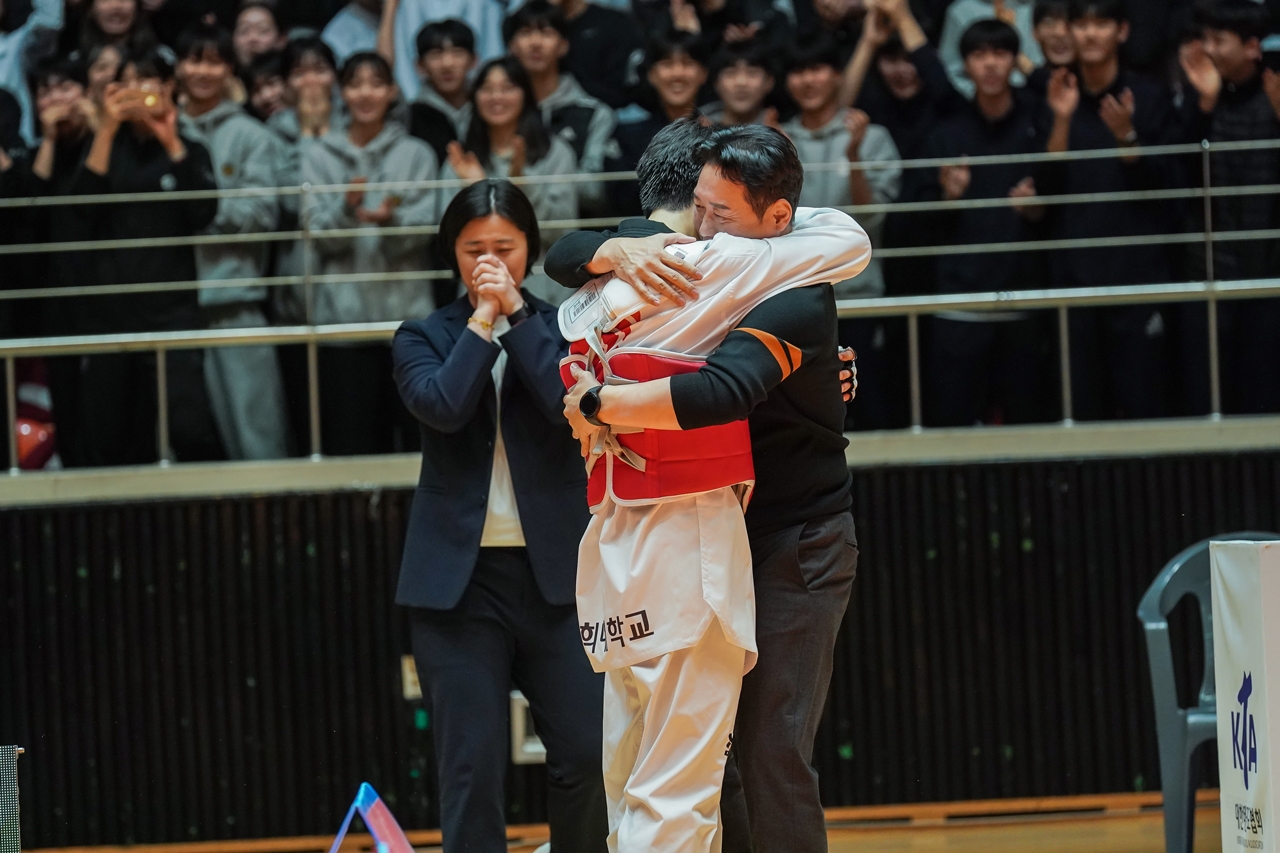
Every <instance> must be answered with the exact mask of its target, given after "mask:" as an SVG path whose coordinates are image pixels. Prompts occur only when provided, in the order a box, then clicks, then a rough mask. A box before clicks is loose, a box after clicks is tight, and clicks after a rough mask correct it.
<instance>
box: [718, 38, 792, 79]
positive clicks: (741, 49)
mask: <svg viewBox="0 0 1280 853" xmlns="http://www.w3.org/2000/svg"><path fill="white" fill-rule="evenodd" d="M739 62H745V63H746V64H747V65H749V66H751V67H752V68H760V69H763V70H764V71H765V72H766V73H767V74H769V75H774V74H775V73H776V72H775V71H774V69H773V60H772V57H770V55H769V51H768V49H767V48H766V47H765V46H764V45H763V44H761V43H760V42H758V41H756V40H755V39H750V40H748V41H740V42H726V43H725V44H724V46H723V47H721V48H720V49H719V50H718V51H716V53H715V56H713V57H711V62H710V68H708V69H707V70H708V72H709V73H710V76H711V79H712V80H714V79H716V78H717V77H719V76H720V72H721V71H724V70H725V69H726V68H732V67H733V66H735V65H737V64H738V63H739Z"/></svg>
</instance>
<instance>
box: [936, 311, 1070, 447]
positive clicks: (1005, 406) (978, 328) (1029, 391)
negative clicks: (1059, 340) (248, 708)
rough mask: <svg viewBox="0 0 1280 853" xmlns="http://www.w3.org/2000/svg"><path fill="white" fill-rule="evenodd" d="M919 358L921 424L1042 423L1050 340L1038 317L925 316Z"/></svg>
mask: <svg viewBox="0 0 1280 853" xmlns="http://www.w3.org/2000/svg"><path fill="white" fill-rule="evenodd" d="M929 331H930V332H931V334H930V340H929V348H928V353H927V355H926V356H925V370H924V376H923V385H924V391H925V396H924V420H925V424H926V425H927V426H938V427H957V426H972V425H973V424H975V423H977V422H979V421H983V422H988V423H990V422H993V421H995V420H996V419H997V418H998V419H999V422H1001V423H1006V424H1025V423H1034V422H1036V421H1047V420H1048V419H1049V411H1050V409H1049V408H1048V406H1047V405H1046V395H1045V392H1046V390H1047V389H1048V388H1051V387H1053V386H1052V382H1051V381H1050V380H1051V379H1052V372H1051V371H1049V370H1048V369H1047V365H1048V357H1049V355H1050V351H1051V350H1052V346H1053V338H1052V336H1051V335H1050V334H1049V333H1048V326H1047V325H1046V323H1045V318H1044V317H1043V316H1037V315H1035V314H1032V315H1031V316H1030V317H1028V318H1026V319H1024V320H1008V321H1003V322H999V321H998V322H981V321H973V322H970V321H965V320H949V319H947V318H945V317H930V318H929Z"/></svg>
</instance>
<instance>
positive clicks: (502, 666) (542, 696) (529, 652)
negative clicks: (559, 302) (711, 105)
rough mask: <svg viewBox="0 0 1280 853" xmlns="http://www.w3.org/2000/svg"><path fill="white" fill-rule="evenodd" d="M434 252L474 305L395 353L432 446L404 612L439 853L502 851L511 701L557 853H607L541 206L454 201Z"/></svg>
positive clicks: (582, 488) (596, 690) (576, 507)
mask: <svg viewBox="0 0 1280 853" xmlns="http://www.w3.org/2000/svg"><path fill="white" fill-rule="evenodd" d="M438 241H439V242H438V245H439V246H440V248H441V252H442V254H443V255H444V257H445V259H446V260H447V261H448V262H449V265H450V266H451V267H452V268H453V271H454V272H455V273H457V274H458V276H459V278H460V279H461V280H462V282H463V284H464V285H465V286H466V294H465V295H463V296H461V297H459V298H458V300H457V301H455V302H454V303H452V304H451V305H448V306H446V307H444V308H442V309H439V310H437V311H436V312H435V313H433V314H432V315H431V316H430V317H428V318H427V319H425V320H411V321H409V322H406V323H405V324H404V325H403V326H401V327H400V330H399V331H398V332H396V336H395V342H394V344H393V358H394V363H395V378H396V383H397V385H398V386H399V389H400V397H401V399H403V400H404V403H405V405H406V406H408V408H409V411H411V412H412V413H413V414H414V416H415V417H416V418H417V419H418V421H419V423H420V425H421V432H422V475H421V479H420V481H419V485H418V489H417V492H416V494H415V495H414V499H413V509H412V511H411V513H410V518H409V529H408V535H407V538H406V541H405V548H404V561H403V563H402V564H401V567H400V583H399V588H398V590H397V592H396V602H397V603H398V604H401V605H404V606H406V607H411V608H413V610H412V617H411V625H412V633H413V654H414V659H415V660H416V661H417V666H418V675H419V678H420V679H421V681H422V686H423V689H424V695H425V696H426V698H427V701H428V703H429V706H430V709H431V714H432V719H433V722H434V730H435V747H436V756H437V761H438V763H439V769H440V791H441V804H440V820H441V825H442V828H443V831H444V849H445V853H455V851H459V852H460V851H471V853H491V851H493V852H494V853H497V851H505V850H506V849H507V842H506V832H505V815H504V802H505V798H504V795H503V781H504V779H505V776H506V769H507V760H508V758H507V756H508V754H509V750H508V744H507V741H508V731H509V728H508V714H509V711H508V709H509V699H508V696H509V691H510V689H511V685H512V683H513V682H514V684H515V685H516V686H517V687H518V688H520V690H522V691H523V692H524V694H525V696H526V697H527V698H528V700H529V705H530V709H531V710H532V712H533V718H534V724H535V726H536V727H537V731H538V734H539V735H540V736H541V738H542V741H543V743H545V744H546V747H547V773H548V777H549V785H550V793H549V795H548V800H549V802H548V814H549V818H550V824H551V836H552V838H553V839H554V842H555V849H556V850H557V851H564V852H565V853H579V851H580V852H581V853H602V851H604V850H605V849H606V843H605V839H606V836H607V834H608V827H607V818H606V813H605V809H606V806H605V799H604V788H603V781H602V775H601V746H600V741H601V718H600V717H601V703H602V696H603V684H602V682H601V680H600V676H598V675H596V674H595V673H593V672H592V671H591V666H590V663H589V662H588V660H587V656H586V654H585V653H584V652H583V649H582V641H581V637H580V634H579V631H578V626H577V618H576V617H577V614H576V608H575V605H574V576H575V573H576V569H577V557H578V542H579V540H580V539H581V538H582V533H583V531H584V530H585V529H586V525H587V506H586V498H585V495H586V482H585V475H584V472H583V466H582V458H581V455H580V453H579V444H578V442H577V441H576V440H575V439H574V438H573V436H572V434H571V432H570V430H569V426H568V424H567V423H566V422H565V420H564V416H563V414H562V411H563V403H562V398H563V397H564V386H563V384H562V383H561V380H560V375H559V362H560V359H561V358H562V357H564V355H565V353H566V351H567V348H568V345H567V344H566V343H565V341H564V339H563V338H562V337H561V336H560V332H559V330H558V326H557V325H556V309H555V308H554V307H552V306H551V305H549V304H547V303H545V302H543V301H541V300H539V299H537V298H536V297H533V296H530V295H529V294H528V293H526V292H524V291H522V290H521V289H520V283H521V282H522V281H523V280H524V277H525V276H526V275H527V274H528V273H529V270H530V269H531V267H532V262H533V259H534V258H536V257H537V256H538V251H539V238H538V225H537V221H536V219H535V218H534V213H533V208H532V206H531V205H530V204H529V200H528V199H527V198H526V197H525V196H524V194H523V193H522V192H521V191H520V190H519V189H517V188H516V187H515V186H513V185H512V184H510V183H509V182H507V181H501V180H483V181H480V182H478V183H475V184H472V185H471V186H470V187H468V188H467V189H465V190H463V191H462V192H461V193H459V194H458V195H457V196H456V197H455V198H454V199H453V201H452V203H451V204H450V205H449V208H448V210H446V211H445V214H444V217H443V218H442V219H441V222H440V235H439V238H438Z"/></svg>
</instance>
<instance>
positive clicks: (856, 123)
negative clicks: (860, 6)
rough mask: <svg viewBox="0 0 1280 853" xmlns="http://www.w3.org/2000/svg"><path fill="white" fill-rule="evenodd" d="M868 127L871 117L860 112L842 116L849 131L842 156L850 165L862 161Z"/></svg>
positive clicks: (853, 111) (855, 111)
mask: <svg viewBox="0 0 1280 853" xmlns="http://www.w3.org/2000/svg"><path fill="white" fill-rule="evenodd" d="M868 14H870V13H868ZM870 126H871V117H870V116H869V115H867V114H866V113H865V112H863V111H862V110H849V111H848V112H846V113H845V114H844V128H845V130H847V131H849V144H848V145H847V146H845V152H844V156H845V158H846V159H847V160H848V161H849V162H850V163H857V162H858V161H859V160H860V159H862V158H861V156H860V155H859V152H860V151H861V150H862V142H863V140H864V139H866V138H867V128H868V127H870Z"/></svg>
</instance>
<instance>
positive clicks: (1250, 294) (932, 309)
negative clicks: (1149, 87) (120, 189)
mask: <svg viewBox="0 0 1280 853" xmlns="http://www.w3.org/2000/svg"><path fill="white" fill-rule="evenodd" d="M1278 149H1280V140H1263V141H1256V142H1236V143H1216V144H1210V143H1209V142H1202V143H1199V144H1192V145H1165V146H1153V147H1145V148H1115V149H1098V150H1090V151H1079V152H1065V153H1061V154H1048V153H1041V154H1023V155H1013V156H1007V157H966V158H963V160H964V162H965V163H966V164H968V165H970V166H981V165H985V164H994V163H1000V164H1007V163H1015V162H1017V163H1047V162H1065V161H1072V160H1094V159H1102V158H1114V157H1118V156H1125V157H1130V156H1134V155H1135V154H1136V155H1138V156H1148V157H1150V156H1183V157H1186V156H1188V155H1196V156H1198V159H1199V161H1200V171H1201V175H1200V178H1201V186H1199V187H1189V188H1169V189H1160V190H1139V191H1124V192H1104V193H1087V194H1079V193H1077V194H1062V195H1055V196H1039V197H1036V198H1035V199H1034V202H1033V203H1034V204H1036V205H1064V204H1078V203H1082V202H1120V201H1144V202H1160V201H1179V200H1193V199H1199V200H1200V201H1201V204H1202V206H1203V215H1204V229H1203V232H1202V233H1201V232H1179V233H1170V234H1157V235H1144V236H1141V237H1116V238H1101V239H1087V240H1035V241H1021V242H991V243H980V244H958V245H944V246H928V247H920V248H895V249H877V250H876V252H875V255H876V257H878V258H881V259H890V258H898V257H924V256H941V255H964V254H977V253H988V252H1033V251H1045V250H1067V249H1078V248H1099V247H1109V246H1110V247H1117V246H1127V245H1135V244H1137V243H1139V242H1140V243H1142V244H1146V245H1152V244H1164V245H1177V244H1196V243H1202V244H1203V246H1204V263H1205V270H1206V277H1205V280H1204V281H1201V282H1190V283H1170V284H1152V285H1129V286H1118V287H1099V288H1083V289H1081V288H1072V289H1056V290H1055V289H1044V290H1028V291H1013V292H990V293H971V294H959V295H948V296H916V297H902V298H873V299H856V300H844V301H841V302H840V303H838V309H839V316H840V317H841V318H853V317H872V316H905V317H906V320H907V329H908V370H909V377H910V401H911V424H912V425H911V429H912V430H914V431H919V430H921V429H922V428H923V421H922V401H921V377H920V374H921V368H920V331H919V318H920V316H921V315H922V314H923V315H931V314H937V313H940V312H946V311H960V310H963V311H978V312H982V311H1009V310H1031V309H1054V310H1056V312H1057V320H1058V333H1059V343H1058V345H1059V367H1060V375H1061V400H1062V412H1063V420H1062V423H1063V424H1064V425H1066V426H1070V425H1071V424H1072V422H1073V401H1072V390H1071V373H1070V370H1071V367H1070V337H1069V326H1068V311H1069V309H1071V308H1083V307H1091V306H1105V305H1128V304H1139V303H1167V302H1188V301H1203V302H1205V303H1206V304H1207V307H1208V310H1207V313H1208V324H1209V329H1208V332H1209V336H1208V352H1207V353H1206V359H1207V361H1208V365H1209V379H1210V410H1211V414H1210V417H1211V418H1212V419H1218V418H1220V417H1221V414H1222V412H1221V409H1222V391H1221V377H1220V376H1219V352H1218V347H1219V344H1218V335H1217V303H1218V301H1219V300H1221V299H1250V298H1262V297H1270V296H1280V279H1265V280H1253V281H1233V282H1218V281H1216V280H1215V277H1214V266H1213V247H1214V244H1215V243H1229V242H1237V241H1246V240H1248V241H1256V240H1273V239H1277V238H1280V228H1273V229H1259V230H1248V231H1231V232H1215V231H1214V230H1213V216H1212V214H1213V210H1212V206H1213V199H1214V198H1219V197H1240V196H1249V195H1265V194H1273V193H1280V184H1268V185H1262V186H1229V187H1214V186H1213V185H1212V182H1211V173H1210V155H1211V154H1220V153H1233V152H1239V151H1256V150H1278ZM1278 156H1280V155H1278ZM956 162H957V158H946V159H943V158H934V159H918V160H896V161H879V162H866V163H860V164H858V168H861V169H864V170H872V169H885V168H903V169H911V168H933V167H939V166H943V165H948V164H954V163H956ZM845 168H848V164H847V163H846V162H843V161H839V162H833V163H826V164H814V165H808V166H806V171H808V172H817V173H821V172H824V171H836V170H843V169H845ZM634 178H635V175H634V173H633V172H613V173H607V174H585V175H559V176H545V177H538V178H518V179H516V181H515V183H517V184H525V185H536V184H545V183H576V182H587V181H620V180H633V179H634ZM466 183H467V182H465V181H460V180H448V181H445V180H440V181H416V182H388V183H379V184H337V185H324V186H312V185H309V184H304V185H302V186H298V187H280V188H270V189H266V188H262V189H258V188H255V189H241V190H199V191H189V192H152V193H137V194H118V195H87V196H61V197H49V198H29V199H0V209H23V208H36V207H50V206H57V205H86V204H109V203H123V202H128V203H146V202H153V201H169V202H172V201H177V200H186V199H209V198H232V197H254V196H257V197H274V198H279V197H281V196H285V197H288V196H297V197H299V200H300V202H301V203H300V208H301V209H302V210H303V211H305V210H307V209H308V199H310V198H312V197H314V196H315V195H320V194H336V193H344V192H347V191H348V190H351V189H361V190H364V191H377V190H382V191H408V190H448V189H453V188H457V187H460V186H463V185H465V184H466ZM1025 204H1027V201H1026V200H1025V199H1010V198H990V199H962V200H957V201H928V202H895V203H888V204H871V205H852V206H848V207H845V208H843V209H844V210H846V211H848V212H850V213H852V214H854V215H858V214H876V213H888V212H928V211H937V210H966V209H983V208H997V207H1013V206H1019V205H1025ZM618 221H619V220H618V218H616V217H607V218H592V219H573V220H556V221H547V222H542V223H540V227H541V228H542V229H544V230H546V231H561V230H568V229H576V228H598V227H608V226H611V225H615V224H616V223H617V222H618ZM437 231H438V228H437V227H436V226H435V225H422V226H401V227H386V228H382V229H380V232H379V233H380V234H383V235H386V236H428V235H432V234H435V233H437ZM361 233H367V231H366V229H364V228H344V229H331V230H315V229H312V228H311V227H310V226H309V223H308V220H307V217H306V216H302V217H301V227H300V228H299V229H296V230H291V231H275V232H264V233H257V234H234V235H197V236H191V237H171V238H142V239H132V240H114V241H112V240H88V241H66V242H57V243H28V244H20V245H0V257H2V256H5V255H9V256H12V255H21V254H36V253H49V252H76V251H93V250H111V249H116V250H118V249H129V248H132V249H140V248H160V247H172V246H193V247H194V246H205V245H227V244H236V243H240V244H249V243H263V242H300V243H301V244H302V246H303V258H304V262H303V263H304V266H303V270H302V274H301V275H285V276H265V277H257V278H244V279H234V280H221V281H173V282H152V283H142V284H119V285H85V286H77V287H42V288H27V289H15V290H8V291H0V301H4V300H18V299H33V298H41V299H48V298H54V299H57V298H71V297H85V296H95V295H118V294H132V293H156V292H165V291H181V290H199V289H216V288H227V287H245V286H266V287H281V286H293V287H300V288H302V290H303V296H304V300H303V301H304V304H305V306H306V322H305V323H304V324H302V325H296V326H284V327H274V328H268V329H219V330H199V331H183V332H155V333H136V334H116V335H89V336H74V337H57V338H26V339H18V340H0V358H3V361H4V371H5V379H6V396H7V399H6V401H5V403H6V424H7V429H8V433H7V434H8V441H9V457H10V460H11V466H12V467H11V469H10V473H11V474H14V473H19V469H18V467H17V464H18V463H17V438H16V432H15V429H14V426H15V421H16V417H17V400H16V389H15V387H14V378H15V361H16V359H18V358H26V357H40V356H57V355H73V354H105V353H120V352H139V351H144V352H145V351H150V352H154V353H155V354H156V382H157V400H158V413H157V435H158V445H159V446H158V451H159V464H160V465H167V464H169V462H170V461H171V459H172V448H171V445H170V441H169V413H168V405H167V397H168V390H167V387H166V353H167V352H168V351H170V350H181V349H203V348H211V347H222V346H243V345H250V344H258V345H279V344H301V345H304V346H305V347H306V350H307V383H308V403H309V405H308V409H309V437H310V451H311V455H312V457H313V458H316V459H318V458H320V452H321V451H320V448H321V443H320V401H319V369H318V347H319V346H320V345H321V344H322V343H324V344H332V343H341V342H372V341H385V340H388V339H389V338H390V337H391V336H392V335H393V334H394V332H395V329H396V328H398V326H399V323H398V322H388V323H350V324H337V325H317V324H316V323H315V322H314V317H315V315H314V303H315V297H314V289H315V287H316V286H317V285H321V284H349V285H352V286H359V285H360V284H361V283H371V282H387V281H410V280H411V281H423V280H431V279H448V278H450V277H451V273H449V272H447V271H439V270H426V269H424V270H412V271H407V272H393V273H367V274H366V273H353V274H341V275H326V274H318V273H316V272H315V271H314V270H313V269H312V263H313V257H314V253H313V251H312V248H313V245H314V243H315V241H316V240H323V239H326V238H341V237H352V236H356V235H358V234H361Z"/></svg>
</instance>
